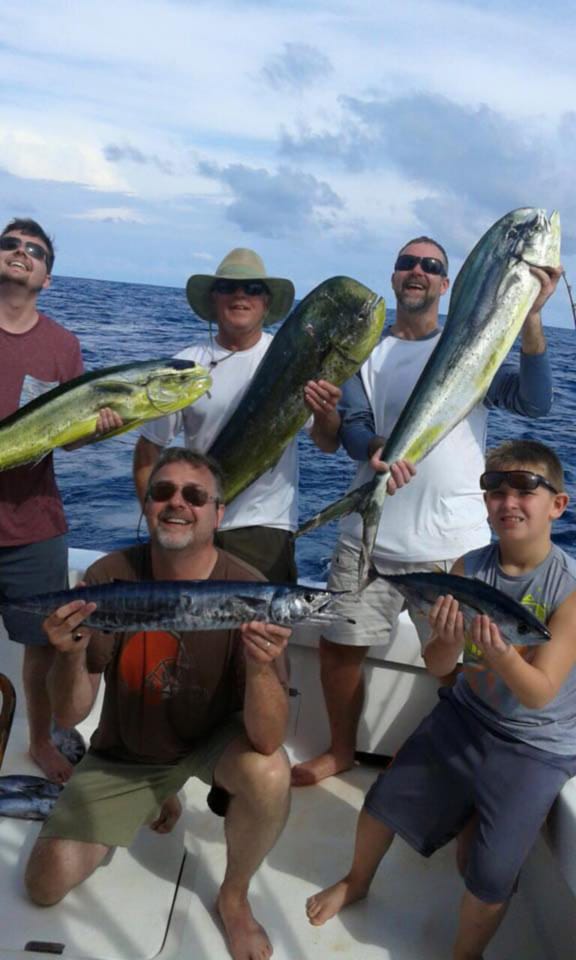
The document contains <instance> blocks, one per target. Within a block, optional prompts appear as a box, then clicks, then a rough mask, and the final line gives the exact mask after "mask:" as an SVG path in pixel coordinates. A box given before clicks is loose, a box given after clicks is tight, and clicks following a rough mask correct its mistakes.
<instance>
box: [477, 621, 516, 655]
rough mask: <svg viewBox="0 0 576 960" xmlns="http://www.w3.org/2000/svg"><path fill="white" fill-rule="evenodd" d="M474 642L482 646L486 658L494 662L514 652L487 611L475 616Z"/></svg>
mask: <svg viewBox="0 0 576 960" xmlns="http://www.w3.org/2000/svg"><path fill="white" fill-rule="evenodd" d="M472 642H473V643H475V644H476V646H477V647H479V648H480V650H481V651H482V653H483V654H484V657H485V658H486V660H487V661H488V662H489V663H492V664H495V663H496V662H498V661H500V660H502V659H503V658H504V657H508V656H510V654H511V653H512V654H513V647H512V645H511V644H509V643H506V641H505V640H504V639H503V637H502V634H501V633H500V630H499V629H498V627H497V625H496V624H495V623H494V621H493V620H491V619H490V617H489V616H487V615H486V614H485V613H481V614H478V616H477V617H474V620H473V622H472Z"/></svg>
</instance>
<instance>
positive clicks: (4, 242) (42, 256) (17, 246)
mask: <svg viewBox="0 0 576 960" xmlns="http://www.w3.org/2000/svg"><path fill="white" fill-rule="evenodd" d="M0 250H24V252H25V253H27V254H28V255H29V256H30V257H34V259H35V260H43V261H44V263H48V251H47V250H45V249H44V247H43V246H42V245H41V244H40V243H34V241H33V240H21V239H20V237H0Z"/></svg>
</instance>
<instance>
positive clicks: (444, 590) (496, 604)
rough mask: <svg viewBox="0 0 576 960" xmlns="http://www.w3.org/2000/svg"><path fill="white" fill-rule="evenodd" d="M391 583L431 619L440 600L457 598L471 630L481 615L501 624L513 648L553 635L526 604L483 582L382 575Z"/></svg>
mask: <svg viewBox="0 0 576 960" xmlns="http://www.w3.org/2000/svg"><path fill="white" fill-rule="evenodd" d="M378 576H380V577H383V578H384V580H387V581H388V582H389V583H391V584H392V585H393V586H394V587H396V589H397V590H398V591H399V592H400V593H401V594H402V596H403V597H404V598H405V599H406V600H408V601H409V602H410V603H411V604H413V605H414V606H415V607H417V608H418V609H420V610H421V612H422V613H423V614H424V615H425V616H428V614H429V613H430V610H431V609H432V607H433V606H434V604H435V603H436V600H437V599H438V597H443V596H448V595H450V596H451V597H454V599H455V600H457V601H458V605H459V610H460V612H461V613H462V616H463V618H464V625H465V627H466V628H469V627H470V626H471V624H472V621H473V620H474V618H475V617H476V616H478V614H486V615H487V616H489V617H490V619H491V620H493V621H494V623H496V624H497V626H498V629H499V631H500V633H501V635H502V638H503V639H504V640H505V641H506V642H507V643H511V644H512V645H513V646H532V645H534V644H538V643H544V642H545V641H546V640H549V639H550V631H549V630H548V628H547V627H546V626H545V624H543V623H542V621H541V620H539V619H538V617H536V616H535V615H534V614H533V613H532V611H531V610H529V609H528V607H526V606H525V605H524V604H522V603H518V601H516V600H513V599H512V598H511V597H509V596H507V595H506V594H505V593H502V591H501V590H497V589H496V587H492V586H490V584H488V583H485V582H484V581H483V580H475V579H474V578H472V577H461V576H457V575H456V574H453V573H434V572H433V571H428V570H423V571H421V572H418V573H402V574H378Z"/></svg>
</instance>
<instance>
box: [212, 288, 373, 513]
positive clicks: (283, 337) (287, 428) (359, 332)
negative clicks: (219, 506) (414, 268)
mask: <svg viewBox="0 0 576 960" xmlns="http://www.w3.org/2000/svg"><path fill="white" fill-rule="evenodd" d="M384 319H385V306H384V301H383V300H382V299H381V298H379V297H378V296H377V295H376V294H375V293H373V292H372V291H371V290H369V289H368V288H367V287H365V286H364V285H363V284H361V283H358V282H357V281H356V280H352V279H350V278H348V277H333V278H332V279H331V280H326V281H325V282H324V283H321V284H320V285H319V286H318V287H316V288H315V289H314V290H312V292H311V293H309V294H308V296H307V297H305V298H304V300H302V302H301V303H300V304H299V305H298V306H297V307H296V309H295V310H294V311H293V313H292V314H291V315H290V316H289V317H288V319H287V320H285V321H284V323H283V325H282V327H281V328H280V330H279V331H278V333H277V334H276V335H275V337H274V339H273V341H272V343H271V344H270V346H269V348H268V350H267V351H266V354H265V356H264V357H263V359H262V361H261V363H260V365H259V366H258V369H257V370H256V373H255V374H254V377H253V379H252V381H251V383H250V386H249V388H248V390H247V391H246V393H245V394H244V396H243V398H242V400H241V401H240V404H239V405H238V407H237V408H236V410H235V411H234V413H233V414H232V416H231V418H230V420H228V422H227V423H226V424H225V425H224V427H223V428H222V430H221V431H220V433H219V434H218V436H217V437H216V439H215V441H214V443H213V444H212V446H211V448H210V450H209V453H210V455H211V456H213V457H214V458H215V459H216V460H217V461H218V462H219V464H220V466H221V467H222V469H223V471H224V477H225V480H224V500H225V502H226V503H229V502H230V501H231V500H233V499H234V497H236V496H238V494H239V493H241V492H242V491H243V490H245V489H246V487H247V486H249V484H251V483H252V482H253V481H254V480H256V478H257V477H259V476H261V475H262V474H263V473H264V472H265V471H266V470H268V469H269V468H270V467H272V466H274V464H275V463H277V461H278V460H279V458H280V456H281V454H282V451H283V450H284V449H285V448H286V446H287V444H288V443H289V442H290V440H292V438H293V437H294V436H295V435H296V434H297V432H298V430H300V428H301V427H302V426H303V425H304V424H305V423H306V420H307V419H308V417H309V416H310V411H309V409H308V408H307V406H306V404H305V403H304V386H305V384H306V383H307V382H308V380H327V381H329V382H330V383H334V384H336V385H340V384H341V383H344V381H345V380H347V379H348V378H349V377H351V376H352V374H353V373H355V372H356V371H357V370H358V369H359V368H360V366H361V365H362V363H363V362H364V360H365V359H366V358H367V357H368V356H369V354H370V352H371V351H372V349H373V347H374V346H375V345H376V343H377V342H378V340H379V338H380V335H381V333H382V328H383V326H384Z"/></svg>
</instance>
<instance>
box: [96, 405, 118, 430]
mask: <svg viewBox="0 0 576 960" xmlns="http://www.w3.org/2000/svg"><path fill="white" fill-rule="evenodd" d="M123 426H124V421H123V419H122V417H121V416H120V414H118V413H116V411H115V410H112V408H111V407H102V409H101V410H99V411H98V419H97V421H96V430H95V433H96V435H97V436H104V435H105V434H107V433H111V432H112V430H119V429H120V428H121V427H123Z"/></svg>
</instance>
